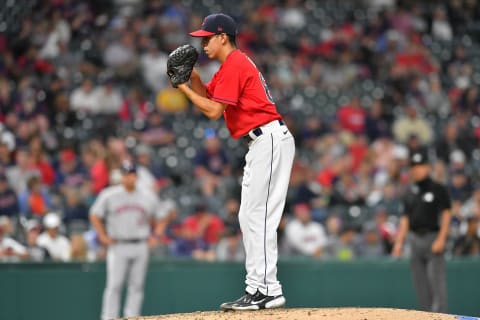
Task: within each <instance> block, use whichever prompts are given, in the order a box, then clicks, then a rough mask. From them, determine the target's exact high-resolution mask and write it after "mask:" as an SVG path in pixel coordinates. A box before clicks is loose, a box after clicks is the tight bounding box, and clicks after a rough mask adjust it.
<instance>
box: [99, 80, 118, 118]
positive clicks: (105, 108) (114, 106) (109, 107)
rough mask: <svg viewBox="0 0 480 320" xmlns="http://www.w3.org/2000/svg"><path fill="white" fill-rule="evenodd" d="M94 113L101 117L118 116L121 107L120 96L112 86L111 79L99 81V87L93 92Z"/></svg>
mask: <svg viewBox="0 0 480 320" xmlns="http://www.w3.org/2000/svg"><path fill="white" fill-rule="evenodd" d="M92 95H93V96H94V98H93V101H94V104H95V105H96V106H95V107H96V108H95V110H94V111H95V113H98V114H103V115H118V112H119V111H120V108H121V106H122V101H123V98H122V95H121V94H120V92H119V91H118V89H117V88H116V87H115V86H114V82H113V79H111V78H106V79H103V80H101V85H100V86H98V87H96V88H95V89H94V90H93V93H92Z"/></svg>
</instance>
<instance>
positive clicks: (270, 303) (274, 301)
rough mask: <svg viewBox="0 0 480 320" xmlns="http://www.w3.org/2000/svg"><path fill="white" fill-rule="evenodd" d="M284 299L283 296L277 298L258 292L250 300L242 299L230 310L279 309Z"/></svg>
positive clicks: (283, 303)
mask: <svg viewBox="0 0 480 320" xmlns="http://www.w3.org/2000/svg"><path fill="white" fill-rule="evenodd" d="M285 302H286V300H285V297H284V296H283V295H281V294H280V295H278V296H266V295H264V294H262V293H261V292H260V291H257V292H256V293H255V294H254V295H253V296H251V298H250V299H244V300H243V301H239V302H237V303H235V304H233V306H232V310H237V311H241V310H260V309H274V308H281V307H283V306H284V305H285Z"/></svg>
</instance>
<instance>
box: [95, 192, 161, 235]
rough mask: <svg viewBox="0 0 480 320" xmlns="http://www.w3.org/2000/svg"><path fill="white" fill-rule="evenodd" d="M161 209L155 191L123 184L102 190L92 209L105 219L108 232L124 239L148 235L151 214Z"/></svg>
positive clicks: (155, 213) (156, 213) (153, 214)
mask: <svg viewBox="0 0 480 320" xmlns="http://www.w3.org/2000/svg"><path fill="white" fill-rule="evenodd" d="M159 212H160V210H159V200H158V198H157V197H156V195H155V194H154V193H153V192H150V191H147V190H144V189H138V188H137V189H136V190H135V191H133V192H127V191H126V190H125V188H124V187H123V185H115V186H112V187H108V188H106V189H104V190H102V192H100V194H99V195H98V197H97V199H96V200H95V202H94V203H93V205H92V207H91V209H90V214H94V215H97V216H99V217H101V218H103V219H104V221H105V225H106V231H107V234H108V236H110V237H111V238H113V239H123V240H126V239H144V238H147V237H148V236H149V234H150V223H149V221H150V218H151V217H153V216H156V217H158V215H159V214H158V213H159ZM158 218H161V217H158Z"/></svg>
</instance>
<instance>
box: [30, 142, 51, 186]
mask: <svg viewBox="0 0 480 320" xmlns="http://www.w3.org/2000/svg"><path fill="white" fill-rule="evenodd" d="M28 145H29V150H30V160H31V163H32V166H33V167H34V168H36V169H37V170H38V171H39V172H40V177H41V179H42V183H43V184H45V185H46V186H52V185H53V183H54V182H55V170H54V169H53V166H52V164H51V163H50V159H49V157H48V155H47V153H46V152H45V148H44V145H43V142H42V140H41V139H40V137H39V136H38V135H37V136H33V137H32V138H31V139H30V141H29V143H28Z"/></svg>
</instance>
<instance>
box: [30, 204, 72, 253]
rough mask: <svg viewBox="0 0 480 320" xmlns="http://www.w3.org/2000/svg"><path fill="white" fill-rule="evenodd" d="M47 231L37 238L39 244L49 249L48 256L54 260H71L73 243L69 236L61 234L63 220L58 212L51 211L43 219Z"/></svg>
mask: <svg viewBox="0 0 480 320" xmlns="http://www.w3.org/2000/svg"><path fill="white" fill-rule="evenodd" d="M42 221H43V227H44V228H45V231H44V232H42V233H41V234H40V235H39V236H38V238H37V245H38V246H40V247H42V248H44V249H46V250H47V253H48V255H47V258H49V259H51V260H54V261H70V260H71V256H72V253H71V244H70V241H69V240H68V238H67V237H65V236H63V235H61V234H60V230H59V228H60V226H61V223H62V221H61V220H60V217H59V216H58V214H56V213H53V212H50V213H48V214H46V215H45V216H44V217H43V219H42Z"/></svg>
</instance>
